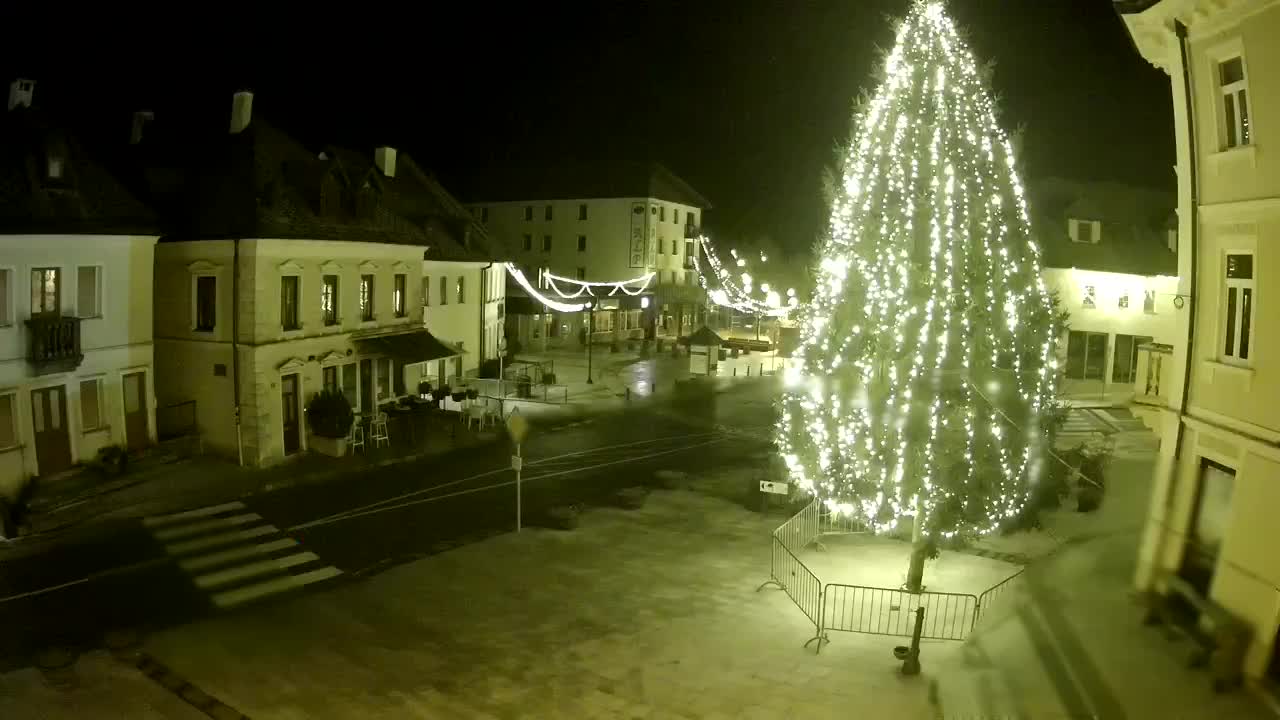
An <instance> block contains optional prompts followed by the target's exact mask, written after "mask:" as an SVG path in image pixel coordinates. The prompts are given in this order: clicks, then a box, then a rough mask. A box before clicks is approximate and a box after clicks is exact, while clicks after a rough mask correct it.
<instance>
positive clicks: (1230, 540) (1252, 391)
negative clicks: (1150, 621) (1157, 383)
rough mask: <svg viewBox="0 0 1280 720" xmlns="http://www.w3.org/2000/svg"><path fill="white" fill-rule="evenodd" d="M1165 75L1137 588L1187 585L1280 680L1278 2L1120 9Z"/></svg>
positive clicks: (1251, 670)
mask: <svg viewBox="0 0 1280 720" xmlns="http://www.w3.org/2000/svg"><path fill="white" fill-rule="evenodd" d="M1117 8H1118V9H1119V10H1120V12H1121V14H1122V16H1123V18H1124V21H1125V23H1126V24H1127V25H1128V28H1129V31H1130V34H1131V35H1132V37H1133V39H1134V41H1135V44H1136V46H1137V48H1138V50H1139V51H1140V52H1141V53H1142V55H1143V56H1144V57H1146V58H1147V59H1148V60H1149V61H1150V62H1151V63H1153V64H1154V65H1155V66H1156V67H1158V68H1160V69H1161V70H1163V71H1165V72H1166V73H1167V74H1168V75H1169V79H1170V90H1171V93H1172V97H1173V108H1174V131H1175V138H1176V139H1177V158H1178V164H1177V168H1176V170H1177V177H1178V217H1179V236H1178V237H1179V260H1180V271H1181V272H1180V278H1181V284H1180V287H1179V297H1180V299H1181V302H1182V303H1183V305H1184V309H1183V310H1182V311H1181V312H1179V313H1178V320H1179V322H1180V327H1179V330H1178V335H1177V338H1176V343H1175V347H1174V348H1173V349H1172V351H1171V352H1170V353H1169V355H1168V358H1169V361H1170V362H1171V363H1172V364H1173V368H1172V372H1170V373H1169V387H1168V390H1167V392H1166V393H1165V394H1166V397H1167V398H1168V404H1167V406H1166V407H1165V408H1164V412H1163V416H1162V424H1161V428H1162V443H1161V451H1160V457H1159V461H1158V464H1157V467H1156V470H1155V483H1154V486H1155V490H1154V493H1153V496H1152V499H1151V505H1150V509H1149V515H1148V518H1147V523H1146V531H1145V534H1144V537H1143V544H1142V547H1141V550H1140V554H1139V558H1138V571H1137V577H1136V584H1137V586H1138V587H1139V588H1140V589H1143V590H1147V589H1157V590H1163V589H1164V588H1165V587H1166V586H1167V578H1168V577H1169V575H1170V574H1172V575H1176V576H1180V577H1181V578H1183V579H1184V580H1185V581H1186V582H1187V583H1189V584H1190V585H1191V586H1193V587H1194V588H1195V589H1196V591H1197V592H1198V593H1200V594H1201V595H1202V596H1203V597H1204V598H1207V599H1208V600H1209V601H1211V602H1213V603H1216V604H1217V605H1219V606H1221V607H1223V608H1225V609H1226V610H1228V611H1229V612H1231V613H1233V614H1234V615H1236V616H1238V617H1239V618H1241V619H1243V620H1245V621H1246V622H1247V623H1248V624H1249V626H1250V627H1251V628H1252V629H1253V631H1254V632H1253V636H1252V643H1251V645H1250V648H1249V651H1248V655H1247V657H1246V662H1245V671H1246V674H1247V675H1248V676H1250V677H1252V678H1262V677H1264V676H1269V677H1270V678H1272V679H1276V678H1280V649H1278V643H1277V629H1278V628H1280V555H1278V554H1277V553H1276V552H1275V551H1274V546H1275V542H1274V537H1275V536H1274V530H1273V527H1274V526H1273V523H1274V519H1273V518H1272V517H1271V511H1272V510H1274V509H1276V508H1280V404H1278V403H1276V402H1275V398H1277V397H1280V360H1278V359H1277V356H1276V355H1275V353H1276V352H1277V348H1276V347H1273V346H1272V338H1271V335H1270V333H1269V332H1267V328H1268V327H1274V325H1275V323H1274V319H1275V318H1276V317H1277V312H1276V306H1275V304H1274V299H1273V298H1271V297H1270V295H1269V294H1268V293H1267V288H1268V287H1269V284H1268V282H1267V279H1268V278H1271V279H1273V280H1275V279H1277V278H1280V252H1278V251H1277V250H1276V248H1274V247H1273V243H1271V242H1269V241H1270V240H1271V239H1273V238H1275V237H1277V236H1280V159H1277V158H1274V157H1271V156H1270V155H1267V154H1266V152H1265V150H1266V148H1267V142H1268V141H1269V140H1270V139H1271V137H1272V136H1271V133H1272V132H1275V133H1277V135H1276V137H1280V89H1278V88H1277V86H1276V84H1275V83H1272V82H1268V81H1269V80H1270V78H1272V77H1274V76H1275V75H1276V74H1280V51H1277V49H1276V44H1275V42H1274V38H1275V37H1276V36H1277V34H1280V2H1277V1H1276V0H1237V1H1235V2H1196V1H1193V0H1161V1H1160V2H1149V1H1148V2H1132V1H1129V2H1123V3H1117Z"/></svg>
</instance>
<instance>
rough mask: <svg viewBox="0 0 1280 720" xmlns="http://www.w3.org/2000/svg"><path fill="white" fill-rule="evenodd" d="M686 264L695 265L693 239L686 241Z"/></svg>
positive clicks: (687, 265) (688, 266)
mask: <svg viewBox="0 0 1280 720" xmlns="http://www.w3.org/2000/svg"><path fill="white" fill-rule="evenodd" d="M684 266H685V267H686V268H692V267H693V241H692V240H685V241H684Z"/></svg>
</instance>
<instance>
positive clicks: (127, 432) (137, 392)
mask: <svg viewBox="0 0 1280 720" xmlns="http://www.w3.org/2000/svg"><path fill="white" fill-rule="evenodd" d="M123 380H124V382H123V388H124V437H125V445H126V446H127V447H128V448H129V449H130V450H141V449H142V448H144V447H146V446H147V440H148V439H149V438H148V432H147V430H148V427H147V426H148V423H147V374H146V373H145V372H135V373H129V374H127V375H125V376H124V378H123Z"/></svg>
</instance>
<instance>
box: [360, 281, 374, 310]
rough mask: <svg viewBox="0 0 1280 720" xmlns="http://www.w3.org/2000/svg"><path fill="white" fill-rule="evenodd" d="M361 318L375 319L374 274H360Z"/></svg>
mask: <svg viewBox="0 0 1280 720" xmlns="http://www.w3.org/2000/svg"><path fill="white" fill-rule="evenodd" d="M360 319H361V320H363V321H365V322H369V321H370V320H373V276H372V275H361V276H360Z"/></svg>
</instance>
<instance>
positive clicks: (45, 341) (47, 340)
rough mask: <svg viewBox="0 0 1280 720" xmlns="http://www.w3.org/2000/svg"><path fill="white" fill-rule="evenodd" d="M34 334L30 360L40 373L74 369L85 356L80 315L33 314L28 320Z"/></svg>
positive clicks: (30, 341) (30, 344)
mask: <svg viewBox="0 0 1280 720" xmlns="http://www.w3.org/2000/svg"><path fill="white" fill-rule="evenodd" d="M27 327H28V328H29V329H30V335H29V337H28V340H29V342H28V343H27V360H28V361H30V362H31V364H32V366H33V367H34V370H35V373H36V374H37V375H48V374H50V373H58V372H67V371H68V370H74V369H76V368H77V367H78V366H79V365H80V361H81V360H83V359H84V353H83V352H81V350H80V318H78V317H70V316H64V315H33V316H31V317H30V318H28V319H27Z"/></svg>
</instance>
